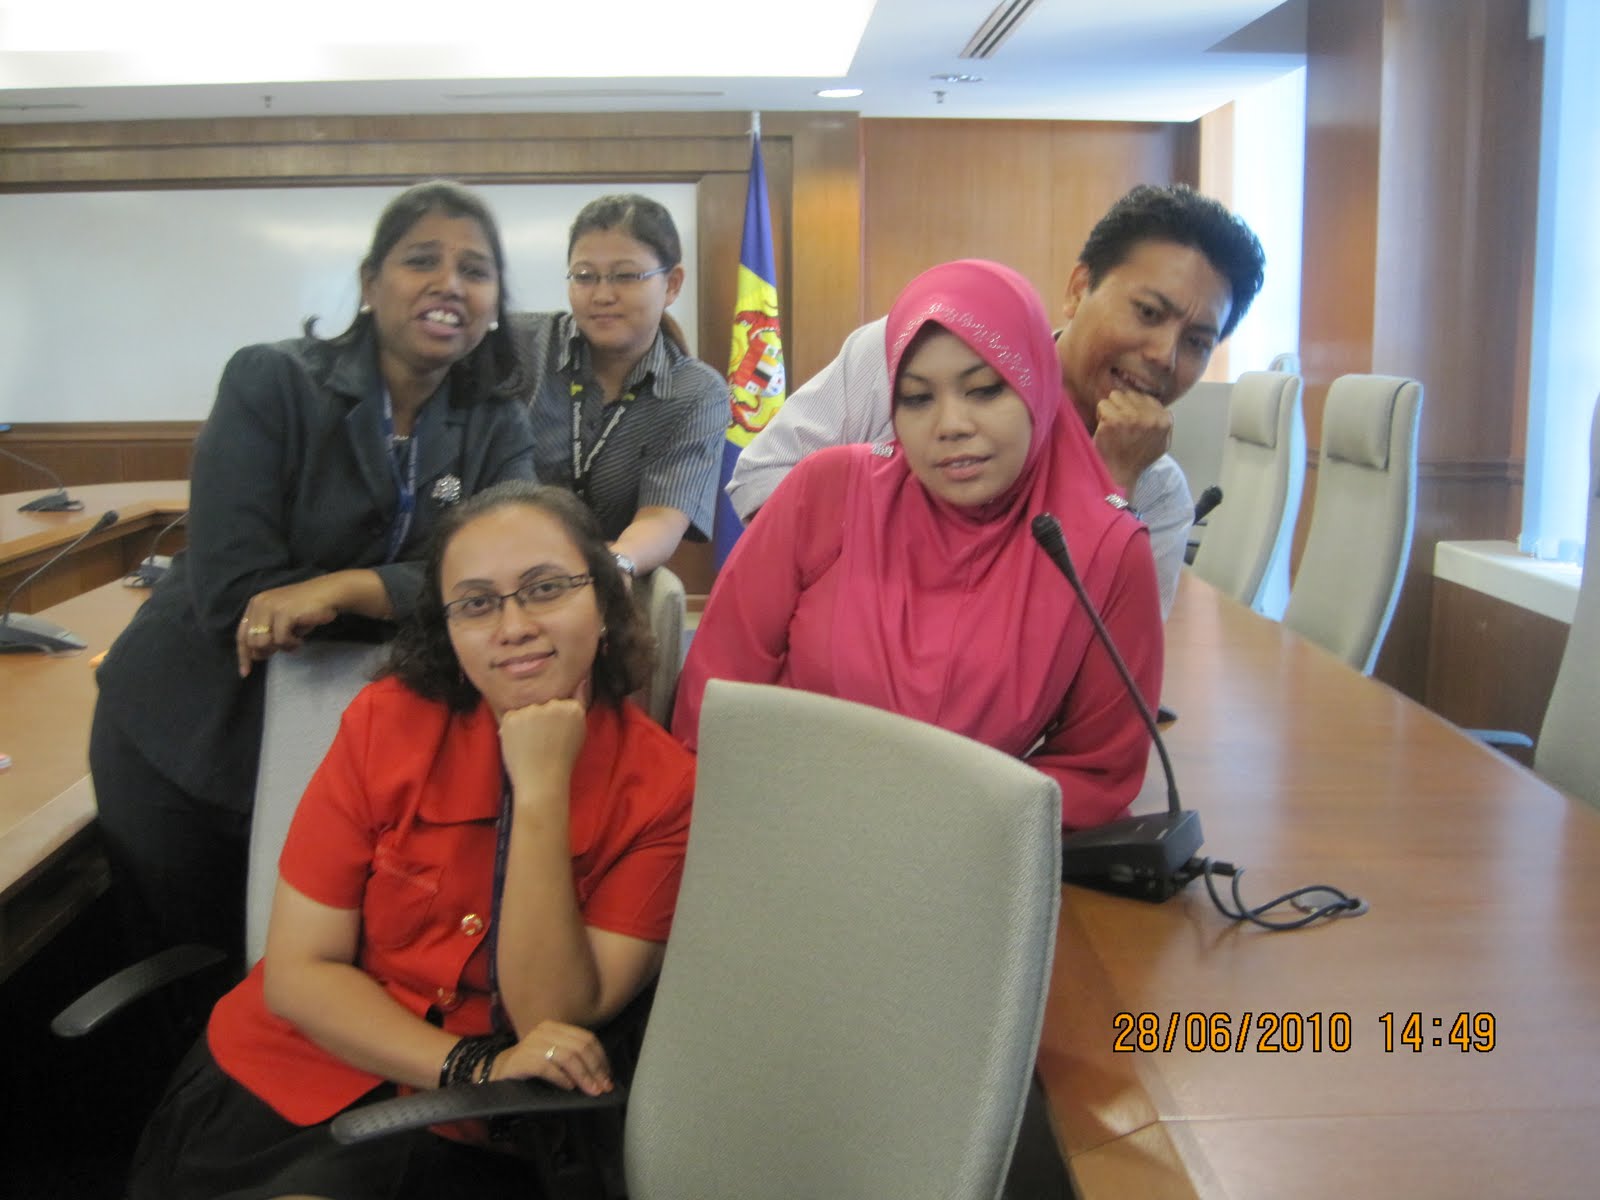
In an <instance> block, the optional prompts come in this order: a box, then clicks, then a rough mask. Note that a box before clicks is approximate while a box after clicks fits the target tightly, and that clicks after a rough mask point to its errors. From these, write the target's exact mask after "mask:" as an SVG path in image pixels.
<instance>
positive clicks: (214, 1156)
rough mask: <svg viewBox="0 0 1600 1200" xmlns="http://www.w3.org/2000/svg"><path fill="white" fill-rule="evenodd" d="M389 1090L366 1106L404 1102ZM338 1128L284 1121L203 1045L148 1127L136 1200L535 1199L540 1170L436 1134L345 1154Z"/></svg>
mask: <svg viewBox="0 0 1600 1200" xmlns="http://www.w3.org/2000/svg"><path fill="white" fill-rule="evenodd" d="M394 1091H395V1089H394V1087H393V1085H392V1084H385V1085H384V1086H382V1087H379V1088H376V1089H374V1090H373V1091H372V1092H370V1093H368V1094H367V1095H366V1096H364V1097H362V1099H361V1100H360V1101H358V1103H363V1104H364V1103H370V1102H372V1101H375V1100H381V1099H384V1098H385V1097H387V1096H391V1095H393V1094H394ZM330 1124H331V1120H330V1121H324V1122H322V1123H321V1124H318V1125H308V1126H306V1125H296V1124H294V1123H293V1122H290V1121H286V1120H284V1119H283V1118H282V1117H280V1116H279V1115H278V1114H277V1113H276V1112H275V1111H273V1109H272V1108H271V1107H270V1106H269V1105H267V1104H266V1103H264V1102H263V1101H261V1100H260V1099H258V1098H257V1097H256V1096H255V1094H254V1093H252V1092H251V1091H250V1090H249V1089H248V1088H246V1087H244V1086H243V1085H241V1084H239V1083H236V1082H235V1081H234V1080H233V1079H231V1078H230V1077H229V1076H228V1075H227V1074H226V1073H224V1072H223V1070H222V1068H221V1067H219V1066H217V1063H216V1060H215V1059H214V1058H212V1057H211V1050H210V1048H209V1047H208V1046H207V1045H206V1040H205V1038H204V1037H203V1036H202V1037H201V1038H200V1040H199V1041H197V1042H196V1043H195V1045H194V1047H193V1049H191V1050H190V1051H189V1053H188V1054H187V1055H185V1056H184V1059H183V1062H182V1063H180V1064H179V1066H178V1070H177V1072H176V1073H175V1074H174V1075H173V1078H172V1083H171V1084H170V1085H169V1086H168V1088H167V1092H166V1095H165V1096H163V1097H162V1100H161V1103H160V1104H159V1105H158V1106H157V1108H156V1111H155V1115H154V1116H152V1117H151V1118H150V1123H149V1124H148V1125H147V1126H145V1130H144V1134H143V1136H142V1137H141V1138H140V1140H139V1148H138V1150H137V1151H136V1152H135V1153H134V1157H133V1166H132V1168H131V1169H130V1172H129V1177H128V1188H127V1193H126V1195H127V1197H128V1200H272V1198H273V1197H283V1196H306V1197H316V1198H317V1200H421V1198H423V1197H427V1198H429V1200H500V1198H501V1197H504V1198H505V1200H529V1198H530V1197H538V1196H539V1195H541V1193H542V1191H543V1189H542V1188H541V1187H540V1185H539V1178H538V1177H539V1172H538V1171H537V1169H536V1168H535V1167H534V1165H533V1164H532V1163H529V1162H527V1161H524V1160H522V1159H519V1158H516V1157H513V1156H510V1155H506V1154H499V1153H496V1152H495V1151H492V1150H486V1149H482V1148H479V1147H476V1146H468V1145H464V1144H462V1143H459V1142H454V1141H451V1140H450V1139H449V1138H444V1137H440V1136H438V1135H436V1134H433V1133H430V1132H428V1131H427V1130H417V1131H415V1132H413V1133H407V1134H398V1135H396V1136H393V1137H388V1138H382V1139H379V1140H377V1141H374V1142H367V1143H363V1144H361V1145H357V1146H342V1145H340V1144H339V1143H338V1142H336V1141H334V1140H333V1135H332V1134H331V1133H330V1132H329V1125H330Z"/></svg>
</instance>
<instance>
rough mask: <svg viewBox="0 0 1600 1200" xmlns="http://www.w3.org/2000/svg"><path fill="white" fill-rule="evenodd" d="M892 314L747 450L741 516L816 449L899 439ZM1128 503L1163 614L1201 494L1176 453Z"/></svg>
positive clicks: (738, 469)
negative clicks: (1146, 547) (889, 342)
mask: <svg viewBox="0 0 1600 1200" xmlns="http://www.w3.org/2000/svg"><path fill="white" fill-rule="evenodd" d="M887 324H888V319H887V318H879V319H878V320H876V321H873V322H872V323H871V324H868V325H863V326H862V327H861V328H860V329H857V330H856V331H855V332H854V333H852V334H851V335H850V336H849V337H847V338H846V339H845V340H844V345H843V346H842V347H841V348H840V350H839V355H838V357H837V358H835V359H834V360H833V361H832V362H831V363H829V364H828V365H827V366H825V367H823V368H822V370H820V371H818V372H817V373H816V374H815V375H813V376H812V377H811V378H810V379H809V380H807V381H806V384H805V386H804V387H802V388H800V389H798V390H797V391H796V392H795V393H794V394H793V395H791V396H790V397H789V398H788V399H787V400H786V401H784V404H783V407H782V408H780V409H779V410H778V412H777V414H776V415H775V416H774V417H773V418H772V420H771V421H769V422H768V423H767V427H766V428H765V429H763V430H762V431H761V432H760V433H758V434H757V435H756V436H755V438H754V440H753V441H751V443H750V444H749V445H748V446H746V447H745V448H744V452H743V453H741V454H740V455H739V462H738V465H737V466H735V467H734V471H733V478H732V479H731V480H730V481H729V483H728V487H727V492H728V499H729V501H731V502H732V504H733V507H734V511H735V512H737V513H738V514H739V517H740V519H741V520H744V521H748V520H749V519H750V516H751V514H752V513H754V512H755V511H756V509H758V508H760V507H761V506H762V505H763V504H765V503H766V502H767V497H769V496H770V495H772V492H773V489H775V488H776V487H777V486H778V482H779V481H780V480H781V479H782V478H783V477H784V476H785V475H787V474H788V473H789V471H790V469H791V468H792V467H793V466H794V465H795V463H797V462H799V461H800V460H801V459H802V458H804V457H805V456H806V455H808V454H810V453H811V452H812V451H813V450H820V449H822V448H823V447H824V446H848V445H852V444H854V443H856V442H887V441H892V440H893V439H894V421H893V415H892V412H893V405H892V403H891V396H890V389H889V363H888V356H887V355H886V354H885V352H884V340H885V334H884V330H885V328H886V326H887ZM1128 502H1129V503H1130V504H1131V505H1132V506H1133V508H1134V510H1135V511H1136V512H1137V513H1138V514H1139V516H1140V517H1141V518H1142V519H1143V520H1144V523H1145V524H1146V525H1148V526H1149V527H1150V551H1151V553H1152V554H1153V555H1154V556H1155V560H1156V581H1157V583H1158V584H1159V585H1160V588H1161V617H1162V619H1163V620H1165V619H1166V617H1167V614H1168V613H1170V612H1171V611H1172V602H1173V600H1174V599H1175V598H1176V597H1177V594H1178V576H1179V574H1180V573H1181V572H1182V569H1183V552H1184V549H1185V547H1186V546H1187V544H1188V541H1189V526H1190V524H1191V523H1193V521H1194V499H1193V497H1192V496H1190V494H1189V482H1188V480H1186V479H1185V478H1184V475H1183V470H1182V468H1180V467H1179V466H1178V464H1177V461H1176V460H1174V459H1173V458H1172V456H1171V455H1169V454H1163V455H1162V456H1161V457H1160V458H1158V459H1156V461H1155V462H1153V463H1151V464H1150V465H1149V466H1148V467H1146V468H1145V471H1144V474H1142V475H1140V476H1139V478H1138V479H1137V480H1136V481H1135V482H1134V485H1133V495H1131V496H1129V497H1128Z"/></svg>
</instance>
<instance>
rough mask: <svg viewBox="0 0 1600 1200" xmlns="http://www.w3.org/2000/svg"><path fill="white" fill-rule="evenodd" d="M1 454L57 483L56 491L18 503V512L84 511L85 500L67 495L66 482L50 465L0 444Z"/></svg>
mask: <svg viewBox="0 0 1600 1200" xmlns="http://www.w3.org/2000/svg"><path fill="white" fill-rule="evenodd" d="M6 428H8V429H9V428H10V426H6ZM0 454H3V455H5V456H6V457H7V458H9V459H10V460H11V461H12V462H19V463H21V464H22V465H23V466H25V467H32V468H33V469H34V470H35V471H38V472H39V474H41V475H47V476H49V477H50V481H51V482H52V483H54V484H55V485H56V490H55V491H53V492H46V493H45V494H44V495H43V496H39V497H36V498H35V499H33V500H29V501H28V502H27V503H26V504H22V505H18V506H17V511H18V512H82V511H83V501H82V500H74V499H73V498H72V497H71V496H69V495H67V485H66V484H65V483H64V482H62V479H61V476H59V475H57V474H56V473H55V472H54V471H52V470H51V469H50V468H49V467H47V466H45V465H44V464H43V463H36V462H34V461H33V459H31V458H23V457H22V455H20V454H15V453H13V452H12V451H10V450H7V449H6V448H5V447H4V446H0Z"/></svg>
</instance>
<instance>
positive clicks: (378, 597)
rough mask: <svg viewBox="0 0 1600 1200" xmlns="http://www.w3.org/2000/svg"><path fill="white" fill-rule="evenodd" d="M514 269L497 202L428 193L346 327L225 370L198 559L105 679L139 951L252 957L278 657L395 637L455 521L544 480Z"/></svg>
mask: <svg viewBox="0 0 1600 1200" xmlns="http://www.w3.org/2000/svg"><path fill="white" fill-rule="evenodd" d="M503 272H504V253H503V251H502V249H501V244H500V236H499V232H498V230H497V229H496V226H495V222H494V218H493V217H492V215H491V214H490V212H489V210H488V209H487V207H486V206H485V205H484V204H483V202H482V201H481V200H480V199H478V197H477V196H475V195H474V194H472V193H471V192H469V191H467V190H466V189H464V188H462V187H460V186H459V185H457V184H453V183H449V182H442V181H436V182H432V183H426V184H419V185H417V186H416V187H413V188H411V189H409V190H408V191H406V192H404V193H402V194H401V195H400V196H399V197H397V198H396V199H395V200H394V201H393V202H392V203H391V204H390V205H389V206H388V208H387V209H385V210H384V213H383V215H382V217H381V218H380V219H379V221H378V226H377V229H376V231H375V233H374V236H373V241H372V246H371V249H370V250H369V252H368V254H367V256H366V258H365V259H364V260H363V261H362V263H361V266H360V281H361V298H362V304H361V311H360V312H359V314H358V315H357V316H356V319H355V321H354V322H353V323H352V324H351V326H350V328H349V329H347V330H346V331H345V332H344V333H342V334H340V335H339V336H337V337H335V338H332V339H330V340H326V341H325V340H322V339H320V338H317V337H315V336H313V335H312V333H311V322H307V325H306V336H304V337H302V338H299V339H296V340H293V341H287V342H279V343H276V344H273V345H258V346H249V347H246V348H245V349H243V350H240V351H239V352H238V353H237V354H235V355H234V356H233V358H232V360H231V361H230V362H229V363H228V365H227V367H226V368H225V369H224V371H223V374H222V381H221V384H220V385H219V387H218V391H217V400H216V405H215V407H214V408H213V409H212V412H211V415H210V417H209V418H208V419H207V421H206V423H205V425H204V427H203V428H202V429H201V432H200V436H199V438H198V439H197V441H196V443H195V454H194V466H193V471H192V476H191V489H190V510H189V545H188V549H187V550H186V551H184V552H183V553H182V554H180V555H178V556H177V557H176V559H175V561H174V563H173V567H172V570H171V572H170V573H169V574H168V575H167V577H166V578H165V579H164V580H162V582H161V583H160V584H159V585H158V586H157V588H156V591H155V593H154V594H153V595H152V596H151V597H150V600H149V602H148V603H147V604H145V605H144V607H143V608H141V609H140V610H139V612H138V614H137V615H136V616H135V618H134V620H133V622H132V623H131V624H130V625H129V626H128V628H127V630H126V631H125V632H124V633H123V634H122V636H121V637H120V638H118V639H117V641H116V644H115V645H113V646H112V648H111V650H110V652H109V653H108V654H107V656H106V659H105V662H104V664H103V665H102V666H101V668H100V671H99V684H100V700H99V704H98V705H97V707H96V709H95V718H94V726H93V730H92V732H91V735H90V746H89V765H90V769H91V771H92V773H93V777H94V787H95V798H96V803H97V805H98V807H99V813H100V827H101V830H102V832H103V834H104V837H105V842H106V847H107V851H108V855H109V857H110V860H111V864H112V868H113V872H114V878H115V880H116V882H117V883H118V884H119V886H120V887H122V888H123V889H124V891H125V892H126V896H125V907H126V908H127V909H128V910H129V917H130V926H131V931H132V932H133V933H134V935H135V937H136V939H137V940H138V941H141V942H145V943H147V944H146V945H144V946H141V947H139V948H140V949H142V950H149V949H155V948H160V947H162V946H167V945H173V944H177V943H180V942H201V943H204V944H209V945H214V946H218V947H220V948H223V949H225V950H228V951H229V952H230V953H231V955H232V956H233V958H234V960H235V965H236V966H237V967H240V968H242V967H243V965H244V964H243V961H242V958H243V949H242V948H243V932H244V931H243V925H244V919H243V912H244V876H245V862H246V856H247V850H248V843H249V835H250V812H251V804H252V797H253V793H254V788H255V775H256V761H257V757H258V754H259V751H260V742H261V722H262V697H263V677H264V674H265V668H266V666H267V661H268V660H269V659H270V658H271V657H272V656H273V655H274V654H277V653H281V652H286V651H293V650H294V649H295V647H297V646H298V645H300V643H301V641H302V640H303V639H304V638H305V637H306V636H308V635H311V634H313V633H316V634H324V633H326V634H330V635H332V636H338V637H347V638H348V637H355V638H361V637H366V638H377V637H382V636H385V631H386V629H387V628H388V627H389V623H390V622H392V621H394V620H396V619H398V618H400V617H402V616H404V615H405V614H406V613H407V612H409V611H410V610H411V608H412V607H413V606H414V604H415V602H416V597H417V592H418V589H419V587H420V584H421V564H420V559H421V555H422V548H423V546H424V545H425V543H426V539H427V537H428V535H429V532H430V530H431V529H432V527H433V524H434V522H435V520H436V518H437V517H438V515H439V514H440V513H441V511H443V510H444V509H446V508H447V507H448V506H450V505H452V504H454V503H455V502H456V501H457V500H459V499H460V498H462V497H463V496H467V495H470V494H472V493H473V492H476V491H478V490H481V489H482V488H485V487H488V486H489V485H491V484H494V483H497V482H499V481H501V480H504V479H530V478H532V476H533V456H532V434H531V431H530V429H529V426H528V421H527V416H526V412H525V409H524V407H523V405H522V404H520V403H517V402H515V400H513V399H511V398H510V397H512V396H513V395H514V393H515V392H516V391H517V390H518V389H519V387H520V378H519V377H518V376H519V371H518V367H517V361H518V360H517V356H516V353H515V349H514V347H513V346H512V344H511V342H510V338H509V336H508V332H509V331H508V330H503V329H502V328H501V327H502V326H503V325H504V324H505V323H506V320H505V318H506V299H505V293H504V288H503V286H502V277H503Z"/></svg>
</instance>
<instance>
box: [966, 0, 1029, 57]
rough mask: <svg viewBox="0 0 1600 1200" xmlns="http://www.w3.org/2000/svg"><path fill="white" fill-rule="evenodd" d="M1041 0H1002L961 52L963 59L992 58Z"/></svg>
mask: <svg viewBox="0 0 1600 1200" xmlns="http://www.w3.org/2000/svg"><path fill="white" fill-rule="evenodd" d="M1038 3H1039V0H1000V3H999V4H997V5H995V7H994V11H993V12H992V13H990V14H989V15H988V17H987V18H985V20H984V22H983V24H982V25H980V26H978V31H977V32H976V33H974V34H973V35H972V38H971V40H970V41H968V42H967V44H966V47H965V48H964V49H963V50H962V51H961V57H962V58H992V57H994V52H995V51H996V50H998V49H1000V44H1001V43H1002V42H1004V41H1005V40H1006V39H1007V38H1008V37H1010V36H1011V34H1012V32H1013V31H1015V29H1016V28H1017V26H1018V25H1020V24H1022V18H1023V17H1025V16H1027V15H1028V14H1029V13H1031V12H1032V11H1033V9H1034V6H1035V5H1036V4H1038Z"/></svg>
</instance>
